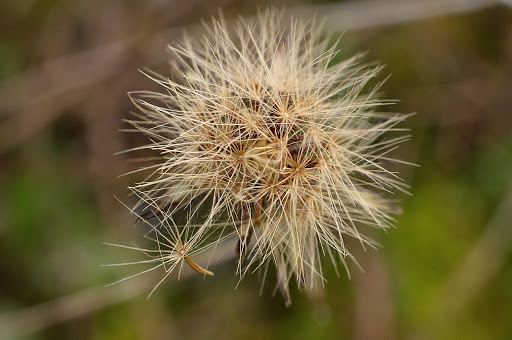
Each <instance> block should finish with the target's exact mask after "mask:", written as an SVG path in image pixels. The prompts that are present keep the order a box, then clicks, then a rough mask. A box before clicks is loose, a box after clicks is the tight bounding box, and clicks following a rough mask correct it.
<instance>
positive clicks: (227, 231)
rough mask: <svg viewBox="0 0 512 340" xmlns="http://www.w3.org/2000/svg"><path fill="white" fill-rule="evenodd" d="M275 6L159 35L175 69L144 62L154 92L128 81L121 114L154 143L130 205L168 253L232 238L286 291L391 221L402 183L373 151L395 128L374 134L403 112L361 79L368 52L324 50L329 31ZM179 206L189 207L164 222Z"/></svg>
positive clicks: (244, 267)
mask: <svg viewBox="0 0 512 340" xmlns="http://www.w3.org/2000/svg"><path fill="white" fill-rule="evenodd" d="M283 16H284V15H283V12H282V11H278V10H274V9H269V10H266V11H262V12H261V13H259V14H258V15H257V17H256V18H255V19H254V20H253V21H246V20H244V19H239V21H238V22H237V24H236V26H235V29H233V30H231V29H230V28H228V25H227V24H226V22H225V21H224V20H223V19H222V18H221V19H219V20H213V22H212V23H211V24H209V25H207V26H206V32H207V33H206V35H205V37H204V39H197V40H196V39H193V38H189V37H185V38H184V39H183V41H182V42H181V43H180V44H178V45H175V46H170V47H169V49H170V51H171V52H172V57H171V58H172V65H173V70H174V71H173V72H174V77H173V80H171V79H167V78H165V77H163V76H159V75H156V74H150V75H149V77H151V78H152V79H153V80H154V81H156V82H157V83H159V84H160V85H161V86H162V87H163V88H164V89H165V91H164V93H155V92H136V93H132V94H131V96H132V99H133V102H134V104H135V105H136V106H137V107H138V109H139V112H138V113H137V114H136V117H137V119H134V120H132V121H130V122H131V124H132V125H133V126H134V127H135V128H136V129H137V130H139V131H141V132H142V133H144V134H146V135H147V136H148V137H149V138H150V140H151V142H150V144H148V145H147V146H146V148H147V149H151V150H153V151H155V152H156V153H157V154H158V155H160V162H157V163H156V164H154V165H152V166H151V167H149V168H147V169H146V170H148V169H151V170H152V172H151V174H150V175H149V176H148V177H147V179H146V180H144V181H143V182H140V183H137V184H136V185H134V186H133V187H132V188H131V189H132V191H133V192H134V193H135V194H136V195H137V196H138V197H139V198H140V202H139V204H138V205H137V207H135V210H136V209H137V208H141V207H145V209H147V210H148V211H151V210H152V209H154V210H155V211H157V212H158V215H159V216H158V218H157V219H156V221H153V222H152V224H151V225H152V227H153V229H154V230H153V231H154V233H155V234H156V238H157V244H158V245H159V249H160V248H165V249H166V251H165V252H161V261H163V262H164V263H166V266H169V267H170V268H174V267H176V263H178V262H181V263H183V261H186V262H187V263H188V264H189V265H190V266H191V267H193V268H194V265H195V266H198V265H197V264H195V263H194V264H191V263H190V262H189V260H190V261H192V260H191V259H190V257H189V255H192V254H194V252H198V251H204V250H206V249H214V248H215V247H216V246H217V244H218V243H219V242H234V243H235V244H237V246H236V247H237V250H238V253H239V263H238V267H237V268H238V274H239V275H240V277H243V276H244V275H245V274H246V273H247V272H249V271H252V270H254V269H257V268H261V267H265V266H268V265H272V266H274V267H275V268H276V271H277V283H276V286H277V288H278V289H279V290H280V291H281V292H282V293H283V296H285V299H286V300H287V303H288V300H289V299H290V298H289V290H288V289H289V288H288V286H289V283H290V281H292V279H293V278H295V281H296V282H297V284H298V285H299V286H300V287H303V288H306V289H314V288H315V287H316V286H317V285H319V284H320V285H321V284H322V280H323V274H322V262H325V260H326V259H327V260H329V261H332V262H333V263H334V265H335V266H337V265H339V263H343V264H345V263H346V262H345V259H346V258H352V255H351V253H350V251H349V250H348V249H347V248H346V246H345V245H346V239H348V238H354V239H357V240H359V241H360V242H361V243H362V244H363V245H370V246H372V245H374V242H373V241H372V240H371V239H369V238H368V237H366V236H364V234H362V233H360V232H359V229H360V228H363V227H365V226H366V227H368V226H369V227H375V228H380V229H385V228H388V227H390V226H391V225H392V223H393V213H395V212H396V207H395V206H394V204H392V202H391V201H390V200H389V199H388V198H387V196H388V195H389V193H393V192H396V191H403V190H404V187H405V185H404V184H403V182H402V181H401V180H400V179H399V178H398V176H397V175H396V174H395V173H393V172H391V171H389V170H387V169H386V168H385V165H386V164H387V163H390V162H393V161H395V160H394V159H392V158H391V156H389V153H390V152H391V151H393V149H394V148H395V147H396V145H397V144H399V143H400V142H402V141H404V140H405V139H407V136H400V137H395V138H385V137H384V135H388V134H389V133H390V132H393V131H398V130H399V129H397V128H396V125H397V124H398V123H400V122H401V121H402V120H403V119H404V118H405V116H404V115H399V114H391V113H381V112H378V111H376V110H377V108H378V107H380V106H382V105H385V104H388V103H389V102H387V101H384V100H381V99H379V98H377V97H376V96H375V90H373V91H370V93H363V90H364V89H365V88H367V87H368V86H367V85H368V83H369V81H371V80H372V79H373V78H375V76H376V75H377V73H378V72H379V71H380V69H381V67H380V66H368V65H361V64H359V59H360V56H354V57H352V58H349V59H346V60H344V61H341V62H338V63H335V62H334V58H335V56H336V55H337V51H338V49H339V44H338V43H334V44H333V43H332V38H331V37H330V36H326V35H324V34H323V33H322V27H321V25H317V24H316V23H315V22H314V21H311V22H306V23H303V22H301V21H299V20H291V21H290V22H287V23H284V22H285V21H284V20H283ZM182 210H186V211H187V214H188V217H189V219H188V220H187V222H185V224H183V225H175V224H174V220H173V218H174V215H175V214H176V213H177V212H178V211H182ZM204 211H207V212H206V214H205V213H204ZM146 214H147V213H146ZM154 215H155V216H156V215H157V214H156V213H155V214H154ZM148 216H149V215H148ZM151 217H154V216H153V215H151ZM198 219H200V222H199V223H198V224H194V223H195V222H193V221H195V220H198ZM161 245H164V246H163V247H161ZM185 245H186V246H185ZM169 249H170V250H169ZM199 268H201V267H199ZM194 269H196V270H197V271H200V272H201V270H200V269H198V268H194ZM203 270H204V272H203V274H208V273H206V272H209V271H208V270H207V269H204V268H203ZM209 273H211V272H209ZM208 275H209V274H208ZM290 301H291V300H290Z"/></svg>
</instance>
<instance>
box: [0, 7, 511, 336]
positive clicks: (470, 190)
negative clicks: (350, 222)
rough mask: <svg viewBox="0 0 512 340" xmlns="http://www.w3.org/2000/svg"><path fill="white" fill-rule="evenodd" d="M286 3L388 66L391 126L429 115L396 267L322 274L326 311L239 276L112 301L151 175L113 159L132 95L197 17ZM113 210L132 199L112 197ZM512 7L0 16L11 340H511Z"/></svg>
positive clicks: (3, 250)
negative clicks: (398, 116) (141, 178)
mask: <svg viewBox="0 0 512 340" xmlns="http://www.w3.org/2000/svg"><path fill="white" fill-rule="evenodd" d="M267 4H274V5H276V6H283V5H286V7H287V10H288V11H290V12H295V13H296V14H297V15H299V16H304V17H308V16H309V17H310V16H311V14H312V13H313V12H317V13H319V17H323V16H327V22H326V25H327V28H328V29H329V30H331V31H333V32H339V34H342V33H343V32H344V33H343V39H342V44H341V47H342V51H341V54H340V55H341V56H348V55H351V54H354V53H356V52H359V51H368V52H367V55H366V57H365V60H366V61H374V60H378V61H380V62H381V63H383V64H386V65H387V67H386V69H385V71H384V72H383V74H382V77H381V80H383V79H385V78H386V76H387V75H389V74H391V75H392V76H391V78H390V79H389V80H387V82H386V84H385V85H384V87H383V88H382V92H383V94H384V95H385V97H387V98H397V99H400V102H398V103H397V104H396V105H394V106H393V107H392V108H390V109H392V110H394V111H397V112H404V113H410V112H416V113H417V115H416V116H414V117H412V118H411V119H409V120H408V121H407V122H406V124H405V126H406V127H408V128H411V129H412V133H413V137H412V139H411V141H410V142H408V143H406V144H404V145H403V146H402V147H401V149H400V150H399V151H397V155H398V156H399V157H400V158H401V159H405V160H408V161H411V162H414V163H417V164H418V165H420V167H407V166H403V167H400V169H399V170H400V172H401V175H402V177H403V178H404V179H405V180H406V181H407V182H408V183H410V185H411V189H410V191H411V193H412V196H407V195H398V196H399V197H398V198H400V199H401V200H402V201H403V208H404V213H403V214H402V215H401V216H399V217H398V223H397V228H396V229H393V230H390V231H389V232H388V233H383V232H380V233H376V234H375V235H374V237H375V238H376V239H377V240H378V241H379V242H380V243H382V245H383V247H382V249H379V250H378V251H376V250H371V249H369V250H367V251H366V252H365V251H363V250H361V249H359V247H355V249H354V252H355V254H356V256H357V258H358V259H359V261H360V263H361V265H362V267H363V268H364V269H365V273H362V272H361V271H360V270H359V269H358V268H357V267H356V266H355V265H351V274H352V277H351V279H349V278H347V276H346V275H345V274H344V273H343V272H342V273H341V276H340V277H337V276H336V273H335V271H334V270H333V269H332V268H330V266H326V279H327V280H328V282H327V284H326V287H325V290H324V292H323V294H321V295H319V296H316V297H314V298H310V297H308V296H306V295H304V294H303V293H302V292H300V291H297V290H296V289H294V291H293V292H292V294H293V298H294V300H293V305H292V307H291V308H288V309H287V308H285V307H284V305H283V301H282V298H281V296H279V294H276V295H275V296H274V297H272V293H273V289H272V288H273V282H272V280H273V279H269V280H268V282H267V284H266V286H265V287H264V289H263V291H262V295H261V296H260V294H259V291H260V284H259V282H258V276H257V275H251V276H249V277H248V278H247V279H245V280H244V281H243V282H242V283H241V284H240V285H239V286H238V287H237V289H236V290H235V287H236V286H237V283H238V278H237V277H236V275H234V269H235V266H236V264H235V262H234V261H233V260H229V259H227V260H225V261H223V263H219V264H218V265H216V266H215V267H214V270H215V273H216V275H215V277H214V278H206V279H204V278H203V277H202V276H200V275H185V277H183V278H181V281H175V280H168V281H167V282H165V283H164V284H163V285H162V286H161V287H160V288H159V289H158V290H157V291H156V293H155V294H154V295H153V296H152V297H151V298H150V299H149V300H148V299H146V297H147V294H148V293H149V291H150V290H151V288H152V286H153V285H154V284H155V283H157V282H158V280H159V279H160V278H161V276H162V273H155V274H154V275H147V276H143V277H140V278H136V279H133V280H129V281H126V282H123V283H120V284H117V285H114V286H109V287H105V285H106V284H108V283H110V282H113V281H116V280H119V279H121V278H123V277H125V276H127V275H130V274H134V273H136V272H138V271H140V270H142V269H144V268H143V267H131V268H124V267H123V268H118V267H116V268H112V267H102V266H101V265H102V264H108V263H116V262H124V261H128V260H133V259H139V260H140V259H144V258H143V256H142V257H141V255H142V254H138V253H132V252H129V251H127V250H123V249H118V248H115V247H110V246H107V245H105V244H104V243H103V242H112V243H119V244H127V245H130V244H131V243H132V242H136V243H138V242H142V241H141V239H142V234H143V231H142V230H140V228H139V227H138V226H135V224H134V217H133V215H130V213H129V211H128V209H126V208H125V207H124V206H123V204H122V203H121V202H120V201H122V202H125V203H126V204H131V203H133V197H130V196H129V194H128V191H127V190H126V187H127V185H129V184H131V183H133V181H135V180H136V179H137V176H125V177H119V176H120V175H121V174H123V173H126V172H128V171H130V170H134V169H135V168H137V167H138V166H140V164H137V163H133V162H131V161H130V156H129V155H125V154H122V155H118V156H114V154H115V153H116V152H119V151H121V150H125V149H128V148H131V147H134V146H138V145H142V144H144V143H145V142H146V140H145V138H143V137H142V136H139V135H136V134H129V133H121V132H119V131H118V130H119V129H123V128H124V127H125V126H124V125H123V123H122V119H123V118H127V117H128V113H129V111H130V110H132V109H133V107H132V105H131V103H130V101H129V99H128V97H127V94H126V93H127V92H128V91H131V90H141V89H146V90H149V89H156V87H155V85H154V84H152V83H151V81H150V80H148V79H147V78H145V77H144V76H143V75H142V74H141V73H140V72H138V71H137V70H139V69H143V68H144V67H150V68H151V69H153V70H156V71H158V72H162V73H166V72H167V61H166V59H167V53H166V50H165V48H166V45H167V44H168V43H172V42H173V41H176V40H177V39H179V37H180V36H181V34H182V31H183V30H187V31H189V32H190V33H191V34H200V33H197V32H200V30H201V24H200V22H201V19H205V18H206V19H208V18H209V17H211V16H212V15H216V14H217V13H218V9H219V8H222V9H223V11H224V13H225V16H226V18H228V19H229V18H233V17H235V16H236V15H238V14H244V15H252V14H254V13H255V11H256V9H257V7H258V6H259V7H261V6H265V5H267ZM115 197H118V198H119V201H118V200H117V199H116V198H115ZM511 253H512V7H511V3H510V2H509V1H505V0H502V1H490V0H485V1H484V0H442V1H441V0H381V1H377V0H373V1H371V0H365V1H355V0H354V1H338V2H322V1H300V2H299V1H287V2H286V1H279V2H270V1H269V2H257V1H234V0H195V1H181V0H179V1H178V0H148V1H136V0H126V1H121V0H116V1H114V0H112V1H100V0H87V1H85V0H84V1H82V0H79V1H65V0H23V1H2V2H0V338H1V339H220V338H225V339H239V338H247V339H274V338H276V339H278V338H290V339H301V338H302V339H336V338H346V339H351V338H354V339H392V338H399V339H469V338H470V339H507V338H512V322H511V321H512V308H511V307H510V306H511V305H512V256H511Z"/></svg>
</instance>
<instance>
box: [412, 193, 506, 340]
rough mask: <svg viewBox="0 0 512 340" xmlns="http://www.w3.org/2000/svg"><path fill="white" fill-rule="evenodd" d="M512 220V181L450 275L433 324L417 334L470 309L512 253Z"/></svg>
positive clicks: (424, 332) (452, 320)
mask: <svg viewBox="0 0 512 340" xmlns="http://www.w3.org/2000/svg"><path fill="white" fill-rule="evenodd" d="M510 221H512V184H511V185H510V187H509V190H508V192H507V194H506V195H505V197H504V198H503V201H502V202H501V204H500V205H499V206H498V208H497V209H496V211H495V213H494V215H493V216H492V218H491V219H490V220H489V223H488V224H487V226H486V227H485V229H484V231H483V233H482V235H481V236H480V238H479V239H478V241H477V242H476V244H475V246H474V247H473V248H472V249H471V250H470V251H469V252H468V254H467V255H466V258H465V259H464V260H463V262H462V263H461V264H460V265H459V266H458V267H457V269H456V271H455V272H454V273H453V275H452V276H451V277H450V278H449V279H448V281H447V283H446V286H445V287H444V290H443V293H442V296H441V297H440V299H439V306H438V307H437V308H434V309H433V311H435V314H434V315H432V319H431V321H430V322H426V323H425V325H426V326H427V327H429V328H426V329H420V330H418V331H417V332H416V333H415V335H416V336H421V337H426V336H427V335H429V334H430V332H431V331H432V330H436V329H437V328H436V325H438V324H441V323H443V324H454V322H455V321H456V320H457V319H459V318H460V317H461V316H462V314H463V313H464V311H467V310H469V307H470V306H471V304H472V302H473V301H474V300H475V298H476V296H477V295H478V293H479V292H481V291H482V289H483V288H484V287H485V285H486V284H487V283H488V282H489V281H490V280H492V279H493V278H494V277H495V276H496V275H497V273H498V272H499V270H500V269H501V267H502V266H503V265H504V263H505V261H507V259H508V258H509V256H510V254H511V253H512V227H511V224H510ZM432 326H433V327H432ZM428 338H430V337H428Z"/></svg>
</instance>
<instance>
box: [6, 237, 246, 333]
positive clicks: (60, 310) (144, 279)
mask: <svg viewBox="0 0 512 340" xmlns="http://www.w3.org/2000/svg"><path fill="white" fill-rule="evenodd" d="M215 254H217V256H215V257H214V258H213V259H211V255H210V254H203V255H202V256H199V259H198V261H199V262H204V263H207V262H208V263H209V264H210V265H220V264H222V263H225V262H228V261H230V260H231V259H233V258H234V257H235V256H236V253H235V251H234V249H233V247H232V245H230V244H228V243H223V244H222V243H221V244H219V245H218V246H217V249H216V250H215ZM173 274H174V275H173V277H172V278H175V277H176V276H177V273H173ZM180 276H181V279H187V278H189V277H191V276H198V274H197V272H195V271H192V270H189V269H187V270H185V271H184V272H183V273H181V275H180ZM172 278H171V277H169V278H168V280H171V279H172ZM159 280H161V277H160V278H157V277H156V275H151V274H148V273H146V274H145V275H141V277H139V278H137V279H133V280H129V281H130V282H129V283H126V282H122V283H118V284H115V285H112V286H108V287H103V286H100V287H91V288H88V289H84V290H82V291H79V292H76V293H72V294H70V295H66V296H62V297H59V298H57V299H55V300H52V301H48V302H44V303H41V304H39V305H35V306H31V307H27V308H23V309H20V310H17V311H14V312H11V313H6V314H3V315H0V338H1V339H11V338H13V337H19V336H22V335H25V334H29V333H34V332H37V331H40V330H42V329H46V328H48V327H50V326H53V325H55V324H59V323H62V322H66V321H68V320H72V319H76V318H80V317H83V316H85V315H88V314H90V313H94V312H96V311H98V310H101V309H103V308H105V307H109V306H112V305H115V304H118V303H121V302H124V301H128V300H130V299H132V298H134V297H137V296H139V295H143V294H149V292H150V291H151V289H152V288H153V286H154V285H155V284H156V283H158V281H159Z"/></svg>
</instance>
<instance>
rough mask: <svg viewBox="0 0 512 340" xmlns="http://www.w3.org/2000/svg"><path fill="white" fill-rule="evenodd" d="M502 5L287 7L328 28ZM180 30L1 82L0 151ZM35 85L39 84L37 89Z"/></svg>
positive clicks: (462, 1) (396, 0)
mask: <svg viewBox="0 0 512 340" xmlns="http://www.w3.org/2000/svg"><path fill="white" fill-rule="evenodd" d="M500 4H505V2H503V1H498V0H429V1H418V0H416V1H411V0H391V1H376V0H367V1H351V2H338V3H333V4H324V5H318V6H305V7H296V8H292V9H290V11H291V12H292V13H295V14H296V15H299V16H307V17H310V16H311V13H314V12H316V13H318V15H319V17H324V16H325V17H326V19H327V25H328V26H330V27H331V28H337V29H345V30H357V29H363V28H370V27H375V26H385V25H393V24H399V23H403V22H407V21H416V20H422V19H426V18H430V17H435V16H442V15H447V14H454V13H463V12H469V11H475V10H478V9H482V8H486V7H490V6H497V5H500ZM182 29H183V27H173V28H171V29H168V30H164V31H162V32H160V33H159V34H155V35H153V36H152V37H136V38H129V39H124V40H119V41H116V42H113V43H110V44H106V45H103V46H100V47H96V48H92V49H90V50H85V51H83V52H79V53H76V54H72V55H68V56H64V57H62V58H59V59H57V60H52V61H48V62H47V63H45V64H44V65H42V66H40V67H38V68H36V69H33V70H29V71H26V72H25V73H23V74H21V75H19V76H17V77H16V78H15V79H12V80H8V81H6V82H5V83H3V84H0V114H1V115H3V116H11V115H14V116H13V117H9V118H8V119H7V120H6V121H5V122H4V123H3V124H2V125H0V152H1V151H5V150H7V149H9V148H11V147H13V146H15V145H18V144H20V143H22V142H24V141H25V140H27V139H28V138H30V137H31V136H32V135H33V134H34V133H37V132H38V131H40V130H42V129H43V128H44V127H45V126H48V125H49V124H50V123H51V122H53V121H54V120H55V119H56V118H57V117H58V116H59V115H60V114H61V113H62V112H63V111H64V110H63V105H62V104H63V102H66V99H67V97H68V96H72V95H74V94H80V93H82V94H83V93H87V91H80V90H84V89H89V88H94V86H95V85H97V84H98V83H100V82H103V81H105V80H106V79H109V78H110V77H113V76H115V75H118V74H120V73H121V72H123V71H124V70H126V69H133V68H134V67H139V66H140V65H133V63H130V62H128V61H129V60H127V59H129V58H128V57H130V56H131V55H133V54H134V51H136V49H137V48H138V47H141V46H142V45H143V48H141V49H142V52H143V53H144V54H146V55H152V56H154V55H162V53H160V51H161V50H162V49H163V48H164V46H165V45H166V43H168V42H169V41H172V40H174V39H176V37H177V36H178V35H179V34H180V33H181V31H182ZM187 29H190V28H187ZM145 38H147V39H145ZM142 42H143V43H142ZM139 53H140V52H139ZM34 84H39V85H38V86H37V88H36V89H34ZM82 98H83V95H82ZM77 99H80V98H77ZM43 116H44V117H43Z"/></svg>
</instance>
